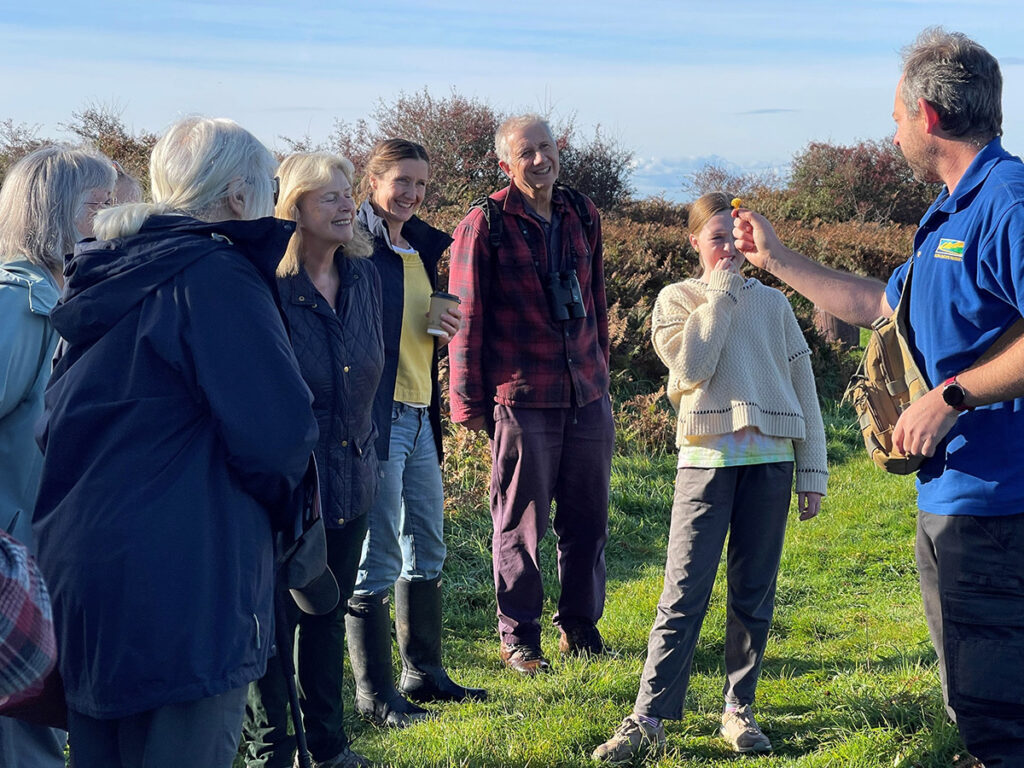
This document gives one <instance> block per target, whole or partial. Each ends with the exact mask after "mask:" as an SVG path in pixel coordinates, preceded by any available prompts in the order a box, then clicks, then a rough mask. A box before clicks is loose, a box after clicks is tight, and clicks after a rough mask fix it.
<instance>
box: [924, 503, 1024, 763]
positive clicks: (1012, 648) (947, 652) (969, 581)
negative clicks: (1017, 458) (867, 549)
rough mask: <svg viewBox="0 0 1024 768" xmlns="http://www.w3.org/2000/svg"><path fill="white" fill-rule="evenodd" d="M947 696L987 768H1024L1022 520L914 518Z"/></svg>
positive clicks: (927, 612)
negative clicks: (1020, 767) (1011, 767)
mask: <svg viewBox="0 0 1024 768" xmlns="http://www.w3.org/2000/svg"><path fill="white" fill-rule="evenodd" d="M916 548H917V567H918V572H919V576H920V580H921V598H922V600H923V601H924V610H925V617H926V618H927V620H928V631H929V633H930V634H931V637H932V642H933V643H934V645H935V650H936V653H937V654H938V657H939V672H940V675H941V677H942V692H943V696H944V698H945V699H946V702H947V707H948V708H949V709H950V710H952V712H953V713H955V720H956V722H957V725H958V726H959V727H960V735H961V736H963V739H964V743H965V744H966V745H967V748H968V749H969V750H970V751H971V754H973V755H974V756H975V757H977V758H979V759H980V760H981V761H982V762H983V763H984V764H985V767H986V768H1003V767H1004V766H1014V768H1016V767H1017V766H1024V514H1019V515H1005V516H1000V517H981V516H977V517H976V516H972V515H955V516H954V515H933V514H929V513H928V512H923V511H919V512H918V514H917V546H916Z"/></svg>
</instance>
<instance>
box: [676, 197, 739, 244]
mask: <svg viewBox="0 0 1024 768" xmlns="http://www.w3.org/2000/svg"><path fill="white" fill-rule="evenodd" d="M731 200H732V197H731V196H730V195H728V194H726V193H725V192H708V193H707V194H706V195H701V196H700V197H699V198H697V199H696V200H694V201H693V202H692V203H691V204H690V213H689V216H688V217H687V220H686V227H687V229H689V230H690V234H691V235H693V236H694V237H696V236H697V235H699V234H700V231H701V230H702V229H703V228H704V225H705V224H707V223H708V221H709V220H710V219H711V217H712V216H714V215H715V214H718V213H721V212H722V211H728V210H730V209H731V208H732V203H731V202H730V201H731Z"/></svg>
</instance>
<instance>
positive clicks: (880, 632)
mask: <svg viewBox="0 0 1024 768" xmlns="http://www.w3.org/2000/svg"><path fill="white" fill-rule="evenodd" d="M826 420H827V423H828V424H827V426H828V432H829V453H830V456H831V457H832V461H833V467H832V471H833V474H832V477H831V481H830V485H829V495H828V498H827V499H826V500H825V502H824V505H823V511H822V514H821V515H820V516H819V518H817V519H815V520H812V521H808V522H804V523H801V522H799V521H798V520H796V516H795V515H793V517H792V518H791V525H790V528H789V531H788V533H787V542H786V550H785V554H784V556H783V562H782V569H781V573H780V579H779V589H778V601H777V610H776V617H775V623H774V625H773V630H772V634H771V637H770V640H769V646H768V652H767V658H766V661H765V664H764V671H763V674H762V677H761V683H760V686H759V689H758V700H757V711H758V717H759V721H760V722H761V724H762V726H763V727H764V729H765V731H766V733H767V734H768V735H769V737H770V738H771V739H772V741H773V743H774V745H775V752H774V753H773V754H772V755H770V756H763V757H738V756H735V755H734V754H733V753H731V752H730V751H729V750H728V748H727V746H726V744H725V742H723V741H722V740H721V739H719V738H717V737H716V730H717V721H718V716H719V713H720V710H721V689H722V676H723V668H722V660H721V653H722V645H723V629H724V613H725V611H724V596H725V589H724V587H725V583H724V577H723V574H722V573H720V578H719V580H718V582H717V583H716V586H715V591H714V596H713V598H712V604H711V610H710V613H709V615H708V617H707V620H706V622H705V626H704V631H703V634H702V636H701V640H700V643H699V645H698V647H697V652H696V656H695V659H694V665H693V677H692V682H691V685H690V691H689V694H688V696H687V700H686V711H685V714H684V717H683V719H682V721H680V722H671V723H668V724H667V733H668V739H669V750H668V752H667V753H666V754H665V755H663V756H661V757H660V758H659V759H656V760H653V759H652V760H648V761H647V762H646V763H645V764H646V765H657V766H663V767H665V768H667V767H668V766H684V765H685V766H694V765H699V766H727V765H734V764H736V763H737V762H741V763H742V764H744V765H755V764H756V765H760V766H765V767H766V768H767V767H768V766H771V767H772V768H775V767H781V766H807V767H808V768H810V766H844V767H846V766H849V767H858V768H859V767H864V768H868V767H869V766H879V767H880V766H887V767H893V766H894V767H895V768H907V767H909V766H921V767H922V768H930V767H933V766H949V765H951V764H952V762H953V756H954V754H956V753H957V752H959V751H960V750H961V749H962V745H961V744H960V742H959V738H958V736H957V734H956V730H955V728H953V727H952V726H950V725H948V724H947V723H946V722H945V720H944V718H943V716H942V708H941V697H940V693H939V686H938V677H937V673H936V669H935V657H934V653H933V651H932V648H931V645H930V643H929V641H928V635H927V630H926V628H925V624H924V617H923V614H922V610H921V605H920V598H919V596H918V591H917V578H916V572H915V568H914V559H913V538H914V515H915V504H914V488H913V481H912V480H911V479H910V478H899V477H894V476H890V475H886V474H885V473H883V472H882V471H880V470H877V469H875V468H874V467H873V466H872V465H871V464H870V463H869V462H868V460H867V459H866V458H865V457H864V455H863V451H862V448H861V445H860V443H859V437H858V435H857V433H856V432H855V431H854V430H853V429H852V428H850V427H848V426H847V425H848V424H849V423H850V422H851V421H852V417H851V414H850V413H849V412H845V411H840V410H832V411H831V412H830V413H827V414H826ZM463 447H464V448H466V449H467V450H466V453H465V456H466V458H463V459H459V462H460V463H459V470H460V471H459V472H458V473H454V474H455V477H454V478H453V482H452V487H451V488H450V489H449V496H450V498H449V503H450V505H451V508H450V510H449V518H448V521H447V523H448V543H449V559H448V563H447V565H446V580H445V585H446V593H445V611H446V614H445V621H446V634H445V644H446V659H447V662H448V667H449V669H450V671H451V672H452V675H453V677H455V678H456V679H457V680H459V681H461V682H465V683H467V684H472V685H475V686H482V687H485V688H487V689H488V691H489V692H490V698H489V699H488V701H486V702H483V703H473V704H464V705H446V706H437V707H436V710H437V712H438V717H437V718H436V719H435V720H433V721H431V722H428V723H426V724H421V725H417V726H415V727H413V728H409V729H407V730H405V731H401V732H387V731H383V730H378V729H376V728H374V727H372V726H369V725H366V724H364V723H362V722H360V721H358V720H357V719H356V718H355V717H352V718H351V719H350V722H349V726H350V731H349V733H350V735H351V736H352V737H354V740H355V744H354V746H355V748H356V749H357V750H358V751H360V752H362V753H364V754H366V755H367V756H368V757H370V758H371V759H373V760H374V761H376V762H378V763H380V764H382V765H392V766H408V767H409V768H414V767H415V768H420V767H421V766H480V767H481V768H490V767H494V768H497V767H498V766H516V767H518V766H590V765H593V763H591V761H590V757H589V755H590V752H591V751H592V750H593V748H594V747H595V746H596V745H598V744H599V743H601V742H602V741H604V740H605V739H606V738H607V737H608V736H609V735H610V734H611V732H612V731H613V729H614V728H615V726H616V725H617V724H618V722H619V721H620V720H621V718H622V717H623V716H624V715H626V714H628V713H629V711H630V709H631V706H632V702H633V698H634V696H635V694H636V688H637V684H638V678H639V674H640V669H641V667H642V664H643V659H644V654H645V650H646V644H647V633H648V631H649V629H650V626H651V622H652V620H653V617H654V610H655V606H656V604H657V600H658V596H659V593H660V590H661V581H662V568H663V565H664V559H665V544H666V540H667V536H668V513H669V509H670V506H671V498H672V482H673V479H674V474H675V471H674V456H673V455H672V454H671V453H661V454H657V455H653V456H652V455H651V454H650V453H649V452H648V453H646V454H643V453H641V452H638V451H631V450H630V447H629V446H628V445H627V446H624V447H623V449H622V450H620V451H619V453H618V455H617V457H616V459H615V465H614V472H613V479H612V510H611V524H610V540H609V544H608V549H607V562H608V576H609V578H608V601H607V607H606V611H605V616H604V619H603V620H602V622H601V624H600V628H601V631H602V633H603V635H604V636H605V638H606V640H607V641H608V642H609V644H611V645H612V646H613V647H614V648H615V649H616V650H617V651H618V652H619V656H618V657H617V658H614V659H601V660H597V661H583V660H579V659H562V658H559V657H558V653H557V650H556V647H557V635H556V631H555V630H554V628H553V627H551V626H550V624H548V623H547V620H548V619H549V618H550V615H551V612H552V611H553V609H554V600H553V599H552V597H553V596H554V595H555V594H556V589H557V581H556V579H555V573H554V546H553V544H554V542H553V541H551V540H548V541H546V542H545V545H546V546H545V548H544V553H543V554H544V565H545V580H546V584H547V585H548V592H549V596H548V601H547V604H546V606H545V622H546V624H547V627H546V629H545V635H544V638H543V640H544V645H545V649H546V650H547V651H548V655H549V656H550V657H552V662H553V671H552V673H551V674H549V675H545V676H542V677H539V678H536V679H533V680H525V679H521V678H519V677H517V676H515V675H513V674H512V673H509V672H507V671H504V670H503V669H502V668H501V666H500V664H499V662H498V658H497V636H496V630H495V621H494V600H493V595H492V592H491V589H492V588H491V580H490V550H489V547H490V520H489V516H488V512H487V506H486V498H485V491H484V484H483V483H484V478H485V476H486V462H485V461H484V460H482V459H480V458H479V456H480V451H479V447H480V446H479V445H466V446H463ZM473 456H477V459H475V460H474V459H472V457H473ZM474 462H475V463H474ZM395 655H396V657H397V651H396V654H395ZM351 700H352V698H351V690H347V691H346V702H351Z"/></svg>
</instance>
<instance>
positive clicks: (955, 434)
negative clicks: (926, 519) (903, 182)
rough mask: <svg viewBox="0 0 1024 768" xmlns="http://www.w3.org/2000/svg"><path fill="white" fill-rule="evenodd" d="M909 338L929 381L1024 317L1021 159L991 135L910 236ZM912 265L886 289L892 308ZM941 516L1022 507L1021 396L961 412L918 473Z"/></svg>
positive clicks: (952, 370) (963, 364) (923, 497)
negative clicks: (912, 245) (952, 189)
mask: <svg viewBox="0 0 1024 768" xmlns="http://www.w3.org/2000/svg"><path fill="white" fill-rule="evenodd" d="M912 259H913V260H914V276H913V288H912V290H911V301H910V325H911V327H912V331H911V333H912V338H911V344H912V346H913V351H914V355H915V357H916V359H917V363H918V365H919V366H920V367H921V370H922V371H923V372H924V374H925V376H927V377H928V379H929V382H930V384H931V386H933V387H935V386H938V385H940V384H942V382H943V381H945V380H946V379H948V378H949V377H950V376H953V375H955V374H958V373H960V372H962V371H963V370H964V369H965V368H968V367H970V366H971V364H973V363H974V362H975V361H976V360H977V359H978V358H979V357H980V356H981V355H982V354H984V352H985V351H986V350H987V349H988V348H989V346H990V345H991V344H992V342H993V341H994V340H995V339H997V338H998V337H999V335H1000V334H1001V333H1002V332H1003V331H1004V330H1006V329H1007V328H1008V327H1009V326H1010V325H1011V324H1012V323H1013V322H1014V321H1016V320H1017V319H1018V318H1020V317H1021V316H1022V315H1024V164H1022V163H1021V160H1020V158H1018V157H1015V156H1013V155H1011V154H1009V153H1008V152H1006V151H1005V150H1004V149H1003V147H1002V144H1001V143H1000V141H999V139H998V138H996V139H993V140H992V141H991V142H989V143H988V144H987V145H986V146H985V148H984V149H982V150H981V152H979V153H978V155H977V156H976V157H975V158H974V161H973V162H972V163H971V165H970V166H969V167H968V169H967V171H966V173H964V175H963V178H962V179H960V182H959V183H958V184H957V186H956V189H955V190H954V191H953V194H952V195H951V194H949V190H948V189H945V188H944V189H943V191H942V193H941V194H940V195H939V197H938V198H937V199H936V201H935V202H934V203H933V204H932V206H931V208H929V209H928V212H927V213H926V214H925V215H924V218H923V219H921V224H920V228H919V229H918V230H917V234H916V235H915V237H914V255H913V256H912ZM909 263H910V262H907V263H905V264H903V265H902V266H900V267H899V268H898V269H897V270H896V271H895V272H893V274H892V277H890V278H889V283H888V285H887V286H886V298H887V299H888V301H889V305H890V306H892V307H895V306H896V304H897V302H898V301H899V297H900V293H901V291H902V290H903V281H904V279H905V278H906V273H907V268H908V266H909ZM917 490H918V506H919V507H920V508H921V509H922V510H924V511H925V512H931V513H933V514H938V515H986V516H998V515H1012V514H1019V513H1024V399H1022V398H1018V399H1016V400H1011V401H1007V402H1002V403H995V404H993V405H987V406H982V407H979V408H976V409H975V410H973V411H970V412H967V413H964V414H961V415H960V416H959V417H958V418H957V420H956V423H955V425H954V426H953V429H952V430H950V432H949V434H948V435H947V436H946V438H945V439H944V440H943V441H942V444H941V445H940V446H939V448H938V450H937V451H936V453H935V456H934V457H932V458H931V459H929V460H928V461H926V462H925V463H924V464H923V465H922V467H921V469H920V470H919V471H918V475H917Z"/></svg>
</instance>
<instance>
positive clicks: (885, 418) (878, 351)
mask: <svg viewBox="0 0 1024 768" xmlns="http://www.w3.org/2000/svg"><path fill="white" fill-rule="evenodd" d="M913 266H914V265H913V262H911V264H910V268H909V269H908V270H907V279H906V281H905V282H904V284H903V293H902V294H901V295H900V301H899V304H898V305H897V306H896V309H895V310H894V311H893V313H892V315H890V316H889V317H880V318H878V319H877V320H875V322H874V323H872V324H871V338H870V339H868V345H867V347H866V348H865V349H864V357H863V358H862V359H861V361H860V367H859V368H858V369H857V373H855V374H854V375H853V378H852V379H851V380H850V385H849V386H848V387H847V388H846V394H845V395H843V401H844V402H846V401H847V400H849V401H850V402H852V403H853V407H854V409H855V410H856V411H857V421H858V423H859V425H860V431H861V436H862V437H863V438H864V447H865V448H867V450H868V455H869V456H870V457H871V460H872V461H873V462H875V464H877V465H878V466H880V467H881V468H882V469H884V470H885V471H886V472H892V473H893V474H894V475H909V474H910V473H911V472H916V471H917V469H918V468H919V467H920V466H921V464H922V463H923V462H924V460H925V458H926V457H925V456H907V455H904V454H902V453H898V452H897V451H896V450H895V449H894V448H893V445H892V431H893V429H894V428H895V427H896V422H897V420H898V419H899V417H900V414H901V413H903V411H905V410H906V409H907V407H908V406H909V405H910V404H911V403H912V402H914V401H915V400H917V399H918V398H919V397H921V395H923V394H925V393H926V392H927V391H928V390H929V389H931V387H930V386H929V384H928V380H927V379H926V378H925V376H924V374H923V373H921V371H920V370H919V369H918V367H917V363H916V362H914V356H913V355H912V354H911V352H910V344H909V343H908V338H909V337H908V334H907V328H909V327H910V323H909V315H910V278H911V275H912V273H913ZM1022 333H1024V319H1021V320H1017V322H1015V323H1014V324H1013V325H1011V326H1010V327H1009V328H1008V329H1007V330H1006V331H1004V332H1003V334H1002V335H1000V336H999V338H997V339H996V340H995V341H994V342H993V343H992V345H991V346H990V347H989V348H988V350H986V352H985V354H983V355H982V356H981V357H980V358H978V361H977V363H975V365H977V364H978V363H983V362H986V361H987V360H989V359H991V358H992V357H994V356H995V355H996V354H998V353H999V352H1001V351H1002V350H1003V349H1005V348H1006V347H1007V346H1009V345H1010V344H1011V343H1012V342H1013V341H1015V340H1016V339H1018V338H1020V336H1021V335H1022Z"/></svg>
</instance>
